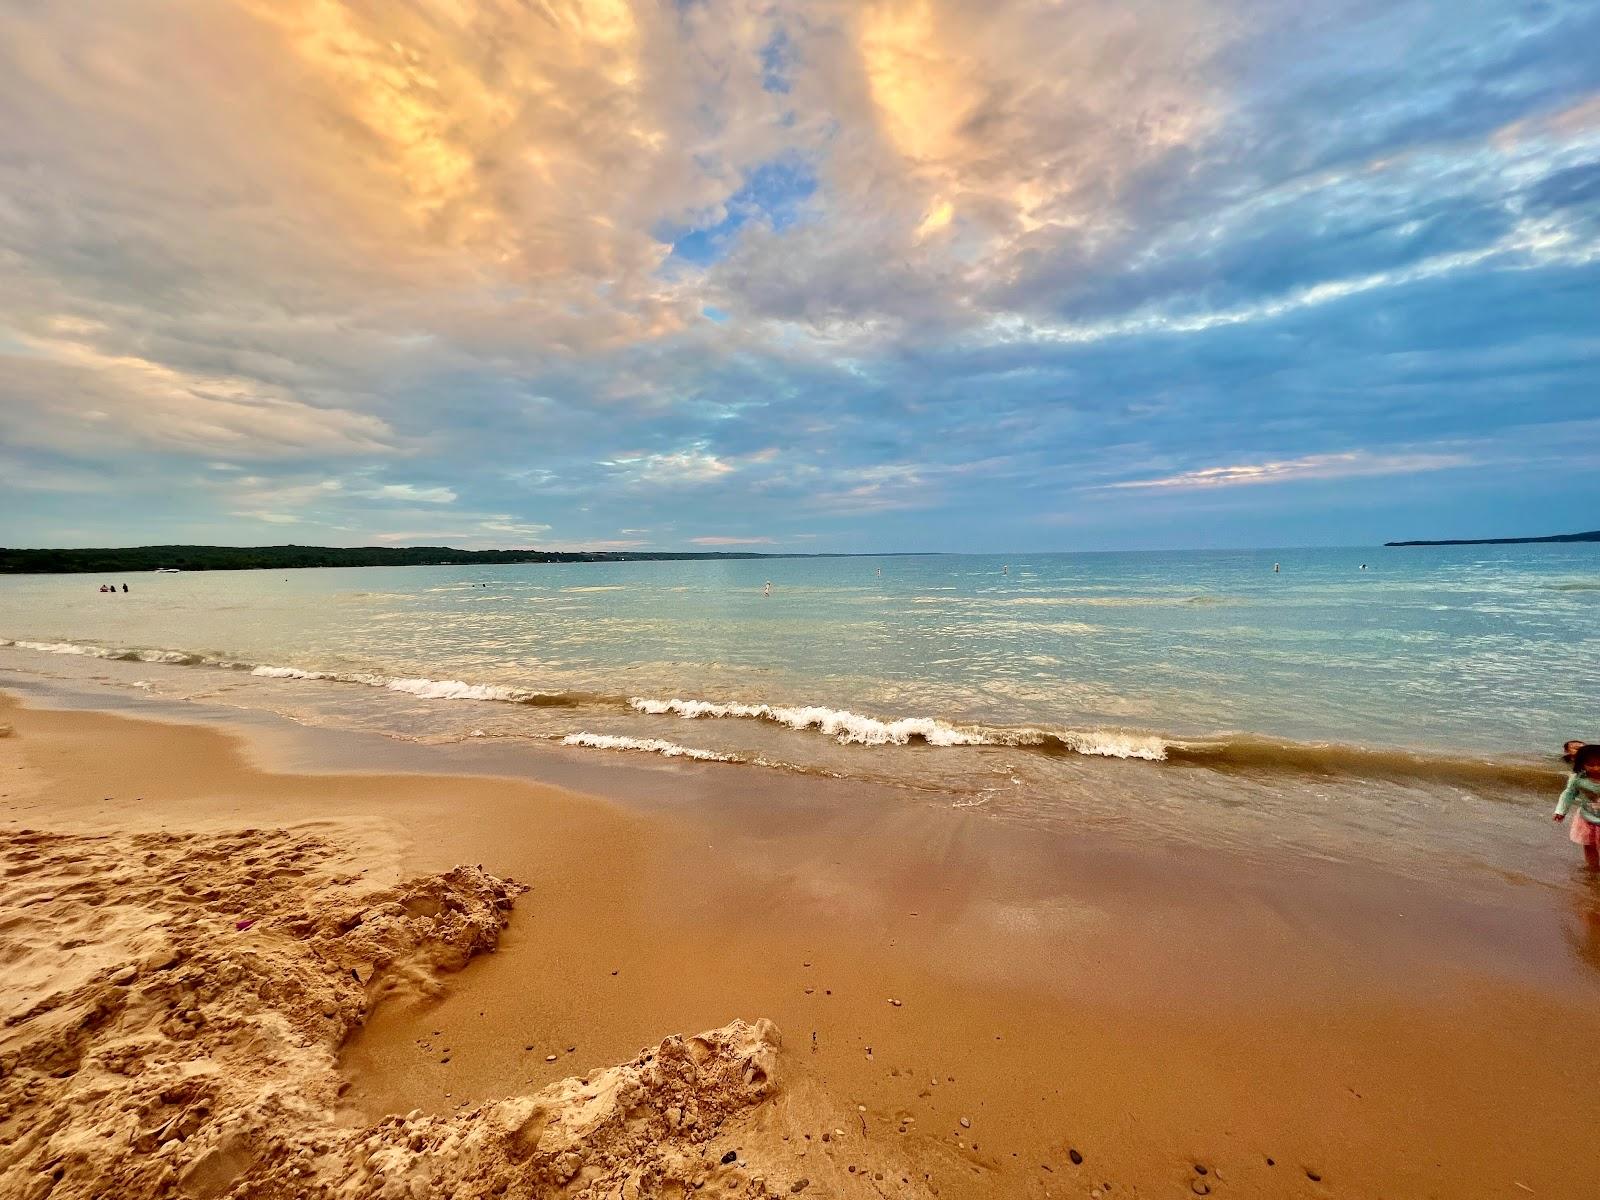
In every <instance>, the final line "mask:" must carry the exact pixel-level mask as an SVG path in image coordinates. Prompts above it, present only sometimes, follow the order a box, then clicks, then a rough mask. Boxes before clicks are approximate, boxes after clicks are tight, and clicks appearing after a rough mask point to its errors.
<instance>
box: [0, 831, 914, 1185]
mask: <svg viewBox="0 0 1600 1200" xmlns="http://www.w3.org/2000/svg"><path fill="white" fill-rule="evenodd" d="M329 832H332V831H327V830H317V829H314V828H295V829H245V830H240V831H235V832H214V831H189V832H172V831H148V832H136V833H110V834H93V835H91V834H85V833H55V832H45V831H38V830H27V829H24V830H10V831H5V832H3V833H0V880H3V890H0V931H3V933H4V941H3V946H4V949H3V950H0V967H3V981H0V1112H3V1113H4V1114H5V1116H4V1117H3V1118H0V1196H3V1197H5V1198H6V1200H12V1198H16V1200H43V1198H44V1197H54V1198H57V1200H76V1198H79V1197H83V1198H88V1197H102V1196H117V1197H120V1198H125V1200H140V1198H142V1197H158V1196H179V1195H181V1196H189V1197H201V1198H206V1197H221V1196H236V1197H244V1196H261V1197H267V1196H322V1197H330V1198H332V1197H340V1198H346V1197H350V1198H353V1197H369V1196H371V1197H376V1196H385V1197H388V1196H394V1197H421V1196H440V1195H452V1196H457V1195H459V1196H478V1195H512V1196H535V1195H572V1196H576V1197H590V1196H593V1197H598V1196H601V1195H605V1196H612V1195H619V1194H620V1195H624V1196H630V1197H632V1196H656V1195H683V1194H686V1193H688V1192H691V1191H694V1190H696V1189H697V1187H703V1186H705V1185H706V1184H707V1182H712V1183H714V1184H715V1185H717V1188H716V1190H717V1191H718V1192H719V1193H720V1194H723V1195H741V1196H771V1195H779V1194H786V1195H792V1194H795V1189H796V1188H798V1189H799V1190H801V1191H803V1190H805V1188H806V1187H807V1186H809V1184H810V1180H809V1179H806V1181H805V1183H801V1180H802V1179H805V1177H804V1176H802V1175H801V1174H800V1173H799V1172H797V1171H795V1170H792V1169H789V1168H788V1167H786V1166H784V1165H782V1164H781V1163H780V1162H778V1161H776V1160H777V1159H779V1158H781V1157H786V1156H782V1155H781V1154H780V1153H779V1148H780V1147H781V1146H782V1145H783V1142H784V1141H785V1140H786V1138H785V1135H784V1134H783V1133H782V1132H774V1130H776V1129H778V1127H779V1126H780V1125H782V1124H783V1120H782V1119H781V1118H778V1117H776V1116H775V1115H774V1111H772V1103H771V1102H772V1100H773V1097H774V1096H775V1094H776V1085H775V1075H776V1071H777V1057H778V1038H777V1033H776V1030H775V1029H773V1028H772V1026H771V1025H770V1023H768V1022H764V1021H758V1022H756V1023H755V1024H753V1025H751V1024H745V1023H744V1022H740V1021H736V1022H734V1023H732V1024H730V1025H728V1026H727V1027H725V1028H723V1029H719V1030H714V1031H712V1032H709V1033H706V1034H702V1035H700V1036H698V1037H693V1038H681V1037H671V1038H668V1039H667V1040H665V1041H663V1042H662V1043H661V1044H660V1045H659V1046H658V1047H656V1048H654V1049H652V1050H649V1051H646V1052H644V1053H643V1054H641V1055H640V1057H639V1058H638V1059H637V1060H635V1061H634V1062H632V1063H629V1064H626V1065H623V1066H620V1067H613V1068H607V1069H604V1070H601V1071H597V1072H594V1073H592V1074H591V1075H590V1076H588V1077H585V1078H582V1079H569V1080H564V1081H562V1082H559V1083H556V1084H553V1085H551V1086H549V1087H547V1088H545V1089H544V1090H543V1091H541V1092H539V1093H537V1094H536V1095H533V1096H523V1097H514V1098H511V1099H507V1100H503V1101H499V1102H497V1103H493V1104H487V1105H481V1106H478V1107H476V1108H473V1109H470V1110H467V1111H461V1112H457V1113H455V1114H452V1115H448V1116H437V1115H426V1114H423V1113H421V1112H413V1113H410V1114H408V1115H406V1116H404V1117H399V1116H394V1117H389V1118H386V1119H384V1120H382V1121H380V1122H378V1123H376V1124H374V1125H370V1126H368V1127H365V1128H350V1127H348V1126H345V1125H341V1123H340V1121H339V1119H338V1096H339V1092H340V1090H341V1086H342V1081H341V1077H340V1075H339V1072H338V1067H337V1052H338V1049H339V1046H340V1045H341V1043H342V1042H343V1041H344V1039H345V1038H346V1037H347V1036H348V1035H349V1034H350V1033H351V1032H352V1031H353V1030H354V1029H355V1028H356V1027H357V1026H358V1025H359V1024H360V1023H361V1022H362V1021H363V1020H364V1019H365V1018H366V1016H367V1014H368V1013H369V1012H370V1011H371V1009H372V1007H373V1006H374V1005H375V1004H376V1003H378V1002H379V1001H380V1000H381V999H383V998H385V997H389V996H393V995H396V994H406V995H412V996H419V995H426V994H428V993H429V992H430V991H433V990H436V989H438V988H439V987H440V986H441V982H440V977H441V973H443V972H448V971H453V970H456V969H459V968H461V967H462V966H464V965H465V964H466V963H467V962H468V960H469V959H470V958H471V957H472V956H473V955H474V954H478V953H483V952H488V951H492V950H493V949H494V947H495V944H496V941H497V939H498V937H499V935H500V932H501V930H502V929H503V928H504V926H505V924H506V922H507V920H508V919H509V915H510V912H511V909H512V904H513V901H514V899H515V898H516V897H517V896H518V895H519V894H520V893H521V892H522V891H524V890H525V889H524V888H523V886H522V885H519V884H517V883H514V882H512V881H509V880H499V879H496V878H494V877H492V876H490V875H488V874H486V873H485V872H483V871H482V870H481V869H479V868H476V867H468V866H461V867H456V868H455V869H453V870H451V871H448V872H444V873H442V874H437V875H431V876H425V877H422V878H418V879H412V880H409V881H406V882H403V883H399V884H397V885H393V886H386V885H384V884H382V883H378V882H372V881H369V874H375V873H373V872H369V871H368V870H367V869H366V868H357V867H356V866H355V864H356V862H358V861H359V860H358V859H356V858H354V857H352V856H351V855H350V854H349V853H347V852H346V851H344V850H343V849H342V848H341V845H340V844H339V842H338V841H336V840H335V839H334V838H331V837H329V836H327V834H328V833H329ZM343 832H344V833H345V834H346V835H348V833H349V832H350V831H343ZM763 1106H765V1107H766V1108H767V1109H768V1110H769V1111H767V1112H765V1113H764V1114H763V1118H762V1120H761V1121H758V1122H756V1123H755V1124H754V1125H749V1124H748V1123H747V1126H746V1127H744V1128H743V1129H742V1130H738V1129H732V1128H725V1126H727V1125H728V1123H729V1121H730V1118H733V1117H735V1116H737V1115H740V1114H744V1113H747V1112H748V1111H749V1110H752V1109H760V1108H762V1107H763ZM763 1128H765V1130H766V1132H763V1131H762V1130H763ZM719 1137H721V1138H723V1140H728V1139H730V1138H731V1139H732V1141H738V1142H741V1143H748V1144H749V1146H750V1148H748V1149H746V1148H743V1147H742V1146H741V1147H740V1148H734V1147H733V1146H732V1145H731V1143H730V1147H729V1149H728V1150H724V1149H722V1147H721V1143H720V1142H719V1141H718V1139H719ZM713 1143H715V1144H713ZM762 1145H764V1146H765V1147H766V1148H767V1151H768V1153H767V1154H766V1155H762V1154H760V1153H757V1152H756V1147H758V1146H762ZM725 1155H726V1156H728V1157H729V1159H730V1161H728V1162H726V1163H725V1162H723V1161H722V1159H723V1157H724V1156H725ZM763 1159H766V1160H770V1161H766V1162H765V1164H764V1163H763ZM863 1161H864V1160H863ZM824 1169H826V1167H824ZM891 1169H892V1168H891ZM839 1173H840V1174H841V1175H844V1176H845V1177H846V1178H848V1174H847V1173H846V1172H844V1171H843V1169H842V1168H841V1169H840V1171H839ZM876 1173H877V1174H878V1176H879V1178H880V1179H881V1178H882V1177H883V1171H882V1168H881V1167H880V1168H879V1169H878V1171H877V1172H876ZM865 1178H866V1176H865V1175H863V1179H865ZM820 1191H821V1189H819V1193H820ZM819 1193H814V1194H819Z"/></svg>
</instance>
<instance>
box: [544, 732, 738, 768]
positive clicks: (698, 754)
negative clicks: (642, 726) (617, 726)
mask: <svg viewBox="0 0 1600 1200" xmlns="http://www.w3.org/2000/svg"><path fill="white" fill-rule="evenodd" d="M561 744H562V745H563V746H588V747H590V748H591V749H594V750H641V751H645V752H647V753H649V754H662V755H665V756H666V757H667V758H692V759H696V760H698V761H700V762H738V761H739V759H738V758H737V757H736V756H734V755H732V754H718V753H717V752H716V751H714V750H696V749H695V748H694V747H693V746H680V745H678V744H677V743H676V742H667V741H663V740H662V739H660V738H631V737H617V736H615V735H613V734H609V733H569V734H567V736H566V737H564V738H562V739H561Z"/></svg>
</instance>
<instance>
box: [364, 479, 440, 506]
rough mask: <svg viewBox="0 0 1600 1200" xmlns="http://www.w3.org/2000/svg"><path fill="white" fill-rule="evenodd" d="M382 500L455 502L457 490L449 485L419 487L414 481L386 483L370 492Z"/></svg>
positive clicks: (431, 502)
mask: <svg viewBox="0 0 1600 1200" xmlns="http://www.w3.org/2000/svg"><path fill="white" fill-rule="evenodd" d="M368 495H372V496H376V497H378V498H379V499H382V500H409V501H412V502H414V503H420V504H454V503H455V501H456V494H455V492H453V491H451V490H450V489H449V488H447V487H419V486H418V485H416V484H414V483H386V484H384V485H383V486H382V487H380V488H377V489H375V490H374V491H372V492H369V493H368Z"/></svg>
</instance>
